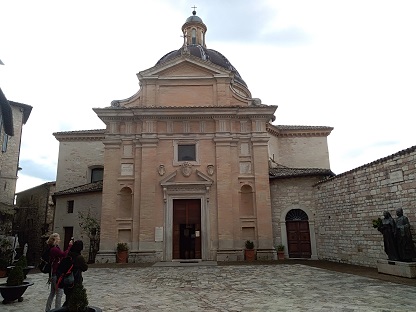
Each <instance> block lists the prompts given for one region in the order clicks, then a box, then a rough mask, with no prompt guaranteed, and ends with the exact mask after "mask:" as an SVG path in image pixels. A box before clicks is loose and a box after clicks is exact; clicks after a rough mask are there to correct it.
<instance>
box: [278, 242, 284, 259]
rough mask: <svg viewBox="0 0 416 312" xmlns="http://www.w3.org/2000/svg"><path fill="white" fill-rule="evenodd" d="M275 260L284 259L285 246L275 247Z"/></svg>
mask: <svg viewBox="0 0 416 312" xmlns="http://www.w3.org/2000/svg"><path fill="white" fill-rule="evenodd" d="M276 249H277V259H279V260H284V259H285V246H284V245H282V244H280V245H277V247H276Z"/></svg>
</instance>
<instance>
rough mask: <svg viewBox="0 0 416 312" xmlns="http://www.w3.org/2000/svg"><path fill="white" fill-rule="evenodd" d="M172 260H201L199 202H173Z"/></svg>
mask: <svg viewBox="0 0 416 312" xmlns="http://www.w3.org/2000/svg"><path fill="white" fill-rule="evenodd" d="M172 258H173V259H201V258H202V257H201V200H200V199H174V200H173V235H172Z"/></svg>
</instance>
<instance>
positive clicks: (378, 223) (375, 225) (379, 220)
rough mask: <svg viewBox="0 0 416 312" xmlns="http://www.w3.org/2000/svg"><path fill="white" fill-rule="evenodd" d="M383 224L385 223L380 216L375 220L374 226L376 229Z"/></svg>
mask: <svg viewBox="0 0 416 312" xmlns="http://www.w3.org/2000/svg"><path fill="white" fill-rule="evenodd" d="M382 224H383V221H382V220H381V219H380V218H378V219H375V220H373V228H375V229H377V228H378V227H380V226H381V225H382Z"/></svg>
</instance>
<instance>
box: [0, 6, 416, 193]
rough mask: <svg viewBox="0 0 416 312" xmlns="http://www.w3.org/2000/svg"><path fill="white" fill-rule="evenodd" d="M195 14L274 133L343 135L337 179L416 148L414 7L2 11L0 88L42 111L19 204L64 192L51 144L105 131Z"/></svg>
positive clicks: (25, 155) (336, 147) (30, 131)
mask: <svg viewBox="0 0 416 312" xmlns="http://www.w3.org/2000/svg"><path fill="white" fill-rule="evenodd" d="M194 5H195V6H196V7H197V9H196V11H197V15H198V16H199V17H200V18H202V20H203V21H204V23H205V24H206V26H207V27H208V31H207V35H206V43H207V47H208V48H210V49H214V50H217V51H219V52H221V53H222V54H224V55H225V56H226V57H227V58H228V59H229V61H230V62H231V63H232V64H233V65H234V67H235V68H237V70H238V71H239V73H240V75H241V76H242V78H243V79H244V80H245V82H246V83H247V85H248V88H249V89H250V91H251V93H252V96H253V97H257V98H260V99H261V100H262V103H263V104H270V105H278V109H277V111H276V121H275V122H274V124H280V125H306V126H330V127H334V130H333V131H332V133H331V135H330V136H329V137H328V145H329V155H330V163H331V169H332V171H333V172H334V173H336V174H339V173H342V172H345V171H348V170H350V169H353V168H356V167H359V166H361V165H364V164H366V163H369V162H371V161H374V160H376V159H379V158H382V157H385V156H388V155H390V154H393V153H396V152H398V151H400V150H402V149H405V148H408V147H411V146H413V145H415V138H414V135H415V133H416V131H415V128H416V123H415V115H414V110H415V109H414V106H415V104H416V40H415V39H416V34H415V32H416V18H415V16H416V1H414V0H409V1H400V0H396V1H382V0H374V1H366V0H348V1H341V0H337V1H333V0H328V1H320V0H314V1H310V0H309V1H306V0H305V1H295V0H292V1H278V0H268V1H266V0H225V1H224V0H223V1H217V0H199V1H198V0H197V1H188V0H182V1H180V0H165V1H162V0H160V1H158V0H151V1H148V0H147V1H145V0H134V1H133V0H131V1H129V0H123V1H120V0H117V1H116V0H114V1H106V0H99V1H98V0H97V1H93V0H89V1H85V0H84V1H80V0H72V1H56V0H51V1H43V0H37V1H33V0H30V1H29V0H28V1H18V0H0V39H1V40H0V59H1V60H2V61H3V63H4V64H5V65H4V66H0V86H1V88H2V90H3V92H4V93H5V95H6V97H7V98H8V99H9V100H11V101H16V102H21V103H24V104H28V105H31V106H32V107H33V110H32V114H31V115H30V118H29V120H28V122H27V123H26V125H25V126H24V128H23V137H22V147H21V154H20V166H21V167H22V170H21V171H20V172H19V179H18V182H17V190H16V191H17V192H19V191H22V190H25V189H28V188H31V187H34V186H36V185H39V184H41V183H44V182H46V181H54V180H55V177H56V168H57V160H58V147H59V144H58V141H56V139H55V137H54V136H53V135H52V133H54V132H59V131H71V130H87V129H99V128H103V127H104V124H103V123H102V122H101V120H100V119H99V118H98V117H97V116H96V115H95V113H94V112H93V111H92V108H95V107H106V106H109V105H110V103H111V101H112V100H119V99H125V98H128V97H130V96H132V95H133V94H135V93H136V92H137V91H138V89H139V85H138V79H137V77H136V73H138V72H139V71H142V70H145V69H148V68H150V67H152V66H154V65H155V63H156V62H157V61H158V60H159V59H160V58H161V57H162V56H163V55H165V54H166V53H168V52H170V51H172V50H176V49H179V48H180V47H181V45H182V42H183V41H182V40H183V39H182V38H181V37H180V36H181V35H182V32H181V27H182V25H183V24H184V22H185V20H186V18H187V17H189V16H190V15H191V14H192V13H191V12H192V8H191V7H192V6H194Z"/></svg>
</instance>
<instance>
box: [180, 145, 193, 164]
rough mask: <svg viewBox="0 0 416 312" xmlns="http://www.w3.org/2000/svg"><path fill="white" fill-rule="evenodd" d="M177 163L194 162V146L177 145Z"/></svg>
mask: <svg viewBox="0 0 416 312" xmlns="http://www.w3.org/2000/svg"><path fill="white" fill-rule="evenodd" d="M178 161H196V149H195V144H184V145H180V144H178Z"/></svg>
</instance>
